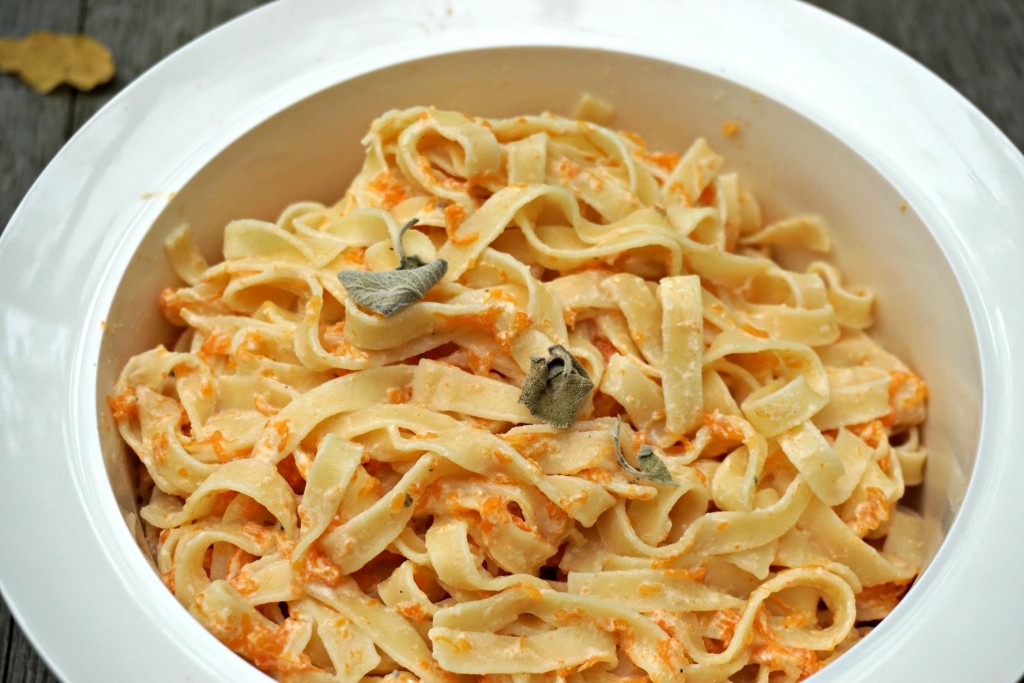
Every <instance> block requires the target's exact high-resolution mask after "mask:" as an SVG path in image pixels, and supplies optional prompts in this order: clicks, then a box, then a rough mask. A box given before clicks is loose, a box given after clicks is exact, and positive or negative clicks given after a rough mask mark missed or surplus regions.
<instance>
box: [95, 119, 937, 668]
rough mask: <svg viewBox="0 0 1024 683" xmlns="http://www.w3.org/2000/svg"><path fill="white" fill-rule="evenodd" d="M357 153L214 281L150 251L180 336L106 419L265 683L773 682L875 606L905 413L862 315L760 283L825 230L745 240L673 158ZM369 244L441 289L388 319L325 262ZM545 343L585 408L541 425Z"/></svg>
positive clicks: (166, 564)
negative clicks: (339, 194) (330, 193)
mask: <svg viewBox="0 0 1024 683" xmlns="http://www.w3.org/2000/svg"><path fill="white" fill-rule="evenodd" d="M364 143H365V146H366V160H365V164H364V166H363V169H362V171H361V172H360V173H359V175H358V176H357V177H356V178H355V180H354V181H353V183H352V185H351V187H350V188H349V190H348V191H347V192H346V193H345V195H344V197H343V198H342V199H341V200H340V201H339V202H338V203H337V204H336V205H334V206H330V207H325V206H321V205H319V204H313V203H300V204H294V205H292V206H290V207H288V208H287V209H286V210H285V211H284V213H282V214H281V216H280V218H279V219H278V221H277V222H276V223H267V222H262V221H256V220H239V221H235V222H232V223H230V224H229V225H228V226H227V228H226V230H225V234H224V261H223V262H221V263H219V264H216V265H212V266H211V265H208V264H207V263H206V262H205V260H204V259H203V257H202V256H201V255H200V253H199V251H198V250H197V248H196V247H195V246H194V244H193V243H192V241H191V238H190V235H189V232H188V229H187V228H185V227H183V228H181V229H179V230H178V231H176V232H175V233H174V234H173V235H171V237H170V238H169V239H168V243H167V248H168V254H169V257H170V259H171V262H172V264H173V265H174V267H175V269H176V271H177V272H178V274H179V275H180V276H181V278H182V279H183V280H184V283H185V284H184V285H183V286H181V287H178V288H174V289H168V290H166V291H165V292H164V293H163V295H162V296H161V300H160V304H161V306H162V308H163V310H164V312H165V313H166V315H167V317H168V318H169V319H170V320H171V321H172V322H174V323H176V324H178V325H180V326H183V327H184V328H185V331H184V333H183V334H182V336H181V338H180V340H179V342H178V343H177V345H176V347H175V348H174V349H173V350H168V349H165V348H163V347H159V348H156V349H153V350H149V351H146V352H144V353H142V354H139V355H138V356H136V357H134V358H132V359H131V360H130V361H129V362H128V363H127V365H126V367H125V368H124V370H123V372H122V374H121V376H120V379H119V381H118V383H117V386H116V387H115V389H114V391H113V393H112V395H111V397H110V405H111V408H112V411H113V414H114V416H115V418H116V420H117V422H118V425H119V428H120V430H121V434H122V435H123V437H124V440H125V441H126V442H127V444H128V445H129V446H130V448H131V449H132V450H133V451H134V453H135V454H136V455H137V457H138V460H139V461H140V463H141V467H140V473H141V475H140V478H141V480H142V484H141V490H140V494H141V496H142V499H143V501H144V506H143V507H142V510H141V515H142V517H143V519H144V520H145V522H146V523H147V525H148V529H149V530H150V532H151V534H150V540H151V543H152V550H153V555H154V557H155V558H156V562H157V565H158V568H159V570H160V572H161V573H162V576H163V579H164V581H165V583H166V584H167V585H168V587H169V588H170V589H171V590H172V591H173V592H174V594H175V596H176V597H177V598H178V600H179V601H180V602H181V604H182V605H184V606H185V608H187V609H188V610H189V611H190V612H191V613H192V614H193V615H194V616H195V618H196V619H198V620H199V621H200V622H201V623H202V624H203V625H204V626H205V627H206V628H207V629H209V630H210V631H211V632H212V633H213V634H215V635H216V636H217V637H218V638H219V639H220V640H221V641H223V642H224V643H225V644H226V645H227V646H228V647H230V648H231V649H232V650H234V651H235V652H237V653H238V654H240V655H242V656H243V657H245V658H246V659H248V660H249V661H251V662H252V663H253V664H254V665H255V666H257V667H259V668H260V669H262V670H264V671H267V672H268V673H270V674H271V675H273V676H275V677H276V678H278V679H280V680H282V681H317V682H319V681H378V680H380V681H383V680H386V681H396V680H397V681H428V682H440V681H480V682H481V683H484V682H486V683H499V682H501V683H506V682H507V683H525V682H527V681H552V682H554V681H566V682H581V681H588V682H589V681H594V682H597V683H605V682H608V683H611V682H613V681H623V682H624V681H648V680H649V681H656V682H660V681H684V680H685V681H724V680H736V681H740V680H749V681H768V680H771V681H781V680H798V679H801V678H804V677H806V676H808V675H810V674H811V673H813V672H815V671H817V670H818V669H820V668H821V667H822V666H824V665H825V664H826V663H827V662H829V661H830V660H831V659H833V658H834V657H836V656H838V655H840V654H841V653H842V652H844V651H845V650H847V649H849V648H850V647H851V646H852V645H853V644H855V643H856V642H857V641H858V640H859V639H860V638H861V637H863V635H864V633H865V632H866V631H868V630H870V627H871V625H872V624H874V623H875V622H876V621H877V620H878V619H881V618H882V617H884V616H885V615H886V614H888V612H889V611H890V610H891V609H892V608H893V607H894V606H895V604H896V603H897V602H898V600H899V598H900V597H901V596H902V594H903V593H904V591H905V590H906V589H907V587H908V586H909V584H910V583H911V582H912V581H913V579H914V577H915V576H916V574H917V572H918V571H919V568H920V564H921V561H922V558H921V545H920V541H919V539H920V535H921V521H920V519H919V518H918V516H917V515H916V514H915V513H913V512H912V511H908V510H904V509H902V508H900V507H898V506H897V503H898V502H899V500H900V498H901V497H902V496H903V494H904V490H905V487H906V486H910V485H915V484H918V483H920V481H921V478H922V469H923V464H924V459H925V450H924V448H923V447H922V445H921V443H920V440H919V438H918V425H919V424H920V423H921V422H922V421H923V420H924V417H925V398H926V389H925V385H924V383H923V382H922V381H921V380H920V378H918V377H917V376H916V375H915V374H914V373H913V372H912V371H911V370H910V369H909V368H908V367H907V366H906V365H905V364H904V363H903V362H901V361H900V360H899V359H897V358H896V357H894V356H893V355H891V354H890V353H888V352H886V351H885V350H884V349H882V348H881V347H880V346H879V345H878V344H876V343H875V342H874V341H872V340H871V339H870V338H869V337H868V336H867V335H866V334H865V330H866V329H867V328H869V327H870V325H871V323H872V305H873V297H872V295H871V294H869V293H866V292H864V291H860V290H854V289H850V288H847V287H846V286H845V285H844V283H843V278H842V274H841V273H840V272H839V271H838V270H837V269H836V268H835V267H834V266H832V265H830V264H828V263H827V262H825V261H823V260H820V261H815V262H813V263H811V265H809V266H808V267H807V268H806V269H805V270H803V271H802V272H797V271H791V270H787V269H785V268H783V267H782V266H781V265H780V264H779V262H778V261H777V260H775V259H774V258H773V257H774V256H775V255H776V252H777V250H784V249H794V248H795V249H802V250H810V251H811V252H820V253H824V252H827V251H828V250H829V248H830V239H829V235H828V232H827V230H826V228H825V226H824V224H823V222H822V220H821V219H820V218H817V217H815V216H797V217H792V218H786V219H783V220H778V221H772V222H766V221H764V220H763V219H762V215H761V211H760V209H759V207H758V204H757V202H756V200H755V199H754V198H753V197H752V196H751V194H750V193H749V192H748V191H746V190H745V189H744V188H743V185H742V183H741V181H740V179H739V178H738V177H737V175H736V174H735V173H726V172H722V170H721V169H722V165H723V158H722V157H721V156H719V155H718V154H717V153H716V152H715V151H714V150H712V148H711V147H710V146H709V145H708V143H707V142H706V141H704V140H702V139H701V140H697V141H696V142H694V143H693V145H692V146H691V147H690V148H689V149H688V150H686V151H685V152H684V153H682V154H677V153H673V152H652V151H650V150H648V149H647V148H646V146H645V144H644V142H643V140H641V139H640V138H639V137H638V136H636V135H633V134H630V133H622V132H615V131H613V130H610V129H608V128H605V127H602V126H599V125H596V124H592V123H587V122H584V121H578V120H571V119H566V118H561V117H557V116H553V115H543V116H530V117H518V118H511V119H501V120H498V119H482V118H474V117H470V116H466V115H463V114H460V113H456V112H450V111H440V110H434V109H429V108H413V109H408V110H404V111H391V112H388V113H386V114H385V115H383V116H382V117H381V118H380V119H378V120H377V121H375V122H374V123H373V125H372V127H371V129H370V132H369V134H368V135H367V136H366V138H365V140H364ZM413 218H415V219H417V222H416V223H415V224H414V225H413V226H412V227H411V228H409V229H408V230H407V231H406V232H405V233H404V235H402V234H401V232H400V229H401V228H402V227H403V226H404V225H406V224H407V223H408V222H409V221H410V219H413ZM396 237H397V238H398V239H401V240H402V241H401V243H400V244H401V245H404V249H405V251H406V252H407V253H408V254H410V255H413V256H416V257H418V260H419V262H423V263H430V262H434V261H437V260H439V259H443V260H444V261H445V262H446V263H447V270H446V272H444V276H443V278H441V280H440V281H439V282H438V283H437V284H435V285H433V286H432V287H431V288H430V289H429V290H428V291H427V292H426V294H425V295H424V296H423V298H422V299H421V300H419V301H417V302H416V303H413V304H411V305H410V306H408V307H407V308H405V309H403V310H400V311H399V312H397V313H395V314H394V315H391V316H389V317H384V316H381V315H378V314H376V313H373V312H372V311H369V310H367V309H365V308H363V307H361V306H360V305H359V304H357V303H356V302H355V301H354V300H353V299H352V298H351V296H350V295H349V292H348V291H347V290H346V289H345V287H343V286H342V284H341V283H340V282H339V279H338V273H339V271H342V270H367V271H385V270H393V269H395V268H396V267H398V266H399V256H398V254H396V251H395V248H394V245H395V239H396ZM554 345H560V346H562V347H564V349H567V350H568V351H569V352H571V354H572V356H573V357H574V358H575V359H577V360H578V361H579V364H580V366H581V367H582V368H585V370H586V374H587V375H588V376H589V378H590V380H592V382H593V384H594V389H593V391H592V392H590V394H589V395H588V396H587V397H586V398H585V400H584V402H583V404H582V406H581V407H580V408H579V411H578V414H577V415H576V419H575V422H574V423H573V424H572V426H571V427H569V428H566V429H561V428H556V427H554V426H551V425H549V424H546V423H544V422H543V421H541V420H539V419H537V418H536V417H534V415H533V414H532V412H531V410H530V409H529V407H528V406H527V405H524V404H523V403H521V402H520V401H519V397H520V391H521V387H522V385H523V382H524V380H525V378H526V376H527V373H528V372H529V370H530V366H531V357H545V356H546V355H547V354H548V350H549V349H550V348H551V347H552V346H554ZM617 418H621V420H622V422H621V429H620V430H619V431H618V437H619V442H620V443H621V452H620V453H617V452H616V442H615V439H614V438H613V430H615V429H616V424H617ZM644 446H647V447H649V448H648V449H647V450H653V452H654V453H655V454H656V455H657V458H658V459H659V460H660V461H661V462H662V463H664V466H665V469H667V471H668V473H669V474H670V475H671V482H667V481H661V480H654V479H651V478H646V477H644V476H637V473H638V472H641V470H639V469H638V468H637V466H636V463H637V461H638V459H637V456H638V455H639V454H640V452H641V450H642V447H644ZM620 456H621V457H622V458H623V459H625V460H626V464H627V465H628V467H626V466H623V465H622V464H620V462H619V457H620Z"/></svg>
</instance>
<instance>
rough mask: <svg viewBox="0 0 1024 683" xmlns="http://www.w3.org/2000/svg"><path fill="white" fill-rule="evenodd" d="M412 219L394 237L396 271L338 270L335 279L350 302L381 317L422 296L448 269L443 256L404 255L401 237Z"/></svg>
mask: <svg viewBox="0 0 1024 683" xmlns="http://www.w3.org/2000/svg"><path fill="white" fill-rule="evenodd" d="M416 222H417V221H416V219H415V218H413V219H412V220H411V221H409V222H408V223H406V224H405V225H404V226H402V229H401V230H399V231H398V238H397V239H396V240H395V251H396V252H397V253H398V258H399V266H398V269H397V270H382V271H369V270H343V271H341V272H340V273H338V279H339V280H340V281H341V284H342V286H343V287H344V288H345V291H347V292H348V295H349V296H350V297H352V300H353V301H355V302H356V303H357V304H359V305H360V306H363V307H365V308H369V309H370V310H371V311H375V312H377V313H380V314H381V315H383V316H385V317H387V316H391V315H394V314H395V313H398V312H399V311H401V310H402V309H403V308H406V307H408V306H409V305H411V304H414V303H416V302H417V301H419V300H420V299H422V298H423V297H424V296H426V294H427V292H428V291H430V288H431V287H433V286H434V285H436V284H437V283H438V282H440V280H441V278H443V277H444V274H445V273H446V272H448V262H447V261H445V260H444V259H438V260H436V261H433V262H431V263H424V262H423V259H421V258H420V257H418V256H408V255H406V253H405V249H404V248H403V247H402V237H403V236H404V235H405V233H406V231H407V230H408V229H409V228H411V227H412V226H414V225H415V224H416Z"/></svg>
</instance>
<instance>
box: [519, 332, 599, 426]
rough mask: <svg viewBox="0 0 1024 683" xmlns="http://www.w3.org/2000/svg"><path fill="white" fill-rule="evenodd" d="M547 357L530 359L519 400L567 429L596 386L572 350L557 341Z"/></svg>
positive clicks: (540, 416)
mask: <svg viewBox="0 0 1024 683" xmlns="http://www.w3.org/2000/svg"><path fill="white" fill-rule="evenodd" d="M548 354H549V357H548V358H538V357H536V356H534V357H532V358H530V372H529V373H528V374H527V375H526V380H525V381H524V382H523V391H522V393H521V394H520V395H519V402H520V403H522V404H524V405H525V406H526V407H527V408H529V409H530V414H531V415H533V416H534V417H536V418H539V419H541V420H544V421H545V422H547V423H548V424H551V425H554V426H555V427H559V428H562V429H565V428H567V427H570V426H572V423H573V421H574V420H575V419H576V413H577V412H578V411H579V409H580V405H581V404H582V403H583V401H584V400H585V399H586V398H587V395H588V394H589V393H590V391H591V390H592V389H593V388H594V383H593V382H592V381H591V380H590V375H588V374H587V371H586V369H585V368H584V367H583V366H582V365H580V362H579V361H578V360H576V358H575V357H574V356H573V355H572V354H571V353H569V351H568V350H567V349H566V348H565V347H563V346H560V345H558V344H556V345H554V346H552V347H550V348H549V349H548Z"/></svg>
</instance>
